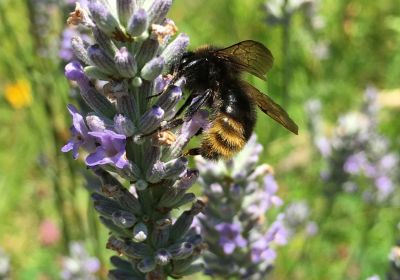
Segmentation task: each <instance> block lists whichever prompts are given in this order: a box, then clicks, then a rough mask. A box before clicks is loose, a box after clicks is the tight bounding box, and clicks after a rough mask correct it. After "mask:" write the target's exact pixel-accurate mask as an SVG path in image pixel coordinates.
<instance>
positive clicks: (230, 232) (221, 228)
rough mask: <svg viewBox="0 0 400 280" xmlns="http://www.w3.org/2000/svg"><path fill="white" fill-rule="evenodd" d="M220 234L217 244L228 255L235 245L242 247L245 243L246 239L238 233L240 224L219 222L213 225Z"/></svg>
mask: <svg viewBox="0 0 400 280" xmlns="http://www.w3.org/2000/svg"><path fill="white" fill-rule="evenodd" d="M215 228H216V230H217V231H218V232H219V234H220V238H219V245H220V246H221V247H222V248H223V250H224V253H225V254H227V255H230V254H232V253H233V251H234V250H235V248H236V247H239V248H243V247H245V246H246V245H247V241H246V239H244V238H243V237H242V236H241V235H240V231H241V226H240V224H239V223H233V224H231V223H220V224H218V225H216V226H215Z"/></svg>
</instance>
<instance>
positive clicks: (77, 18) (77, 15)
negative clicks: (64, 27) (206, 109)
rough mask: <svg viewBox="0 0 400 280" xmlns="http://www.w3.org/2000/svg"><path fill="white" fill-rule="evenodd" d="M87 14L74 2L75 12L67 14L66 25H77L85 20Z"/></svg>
mask: <svg viewBox="0 0 400 280" xmlns="http://www.w3.org/2000/svg"><path fill="white" fill-rule="evenodd" d="M87 16H88V15H87V12H86V11H85V10H84V9H82V7H81V5H80V4H79V2H76V6H75V10H74V11H73V12H71V13H70V14H69V17H68V19H67V23H68V24H71V25H79V24H80V23H83V21H84V20H85V18H87Z"/></svg>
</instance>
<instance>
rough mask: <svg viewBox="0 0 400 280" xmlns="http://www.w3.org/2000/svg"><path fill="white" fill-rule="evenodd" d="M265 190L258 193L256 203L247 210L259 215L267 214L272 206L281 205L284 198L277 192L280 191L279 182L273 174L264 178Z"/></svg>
mask: <svg viewBox="0 0 400 280" xmlns="http://www.w3.org/2000/svg"><path fill="white" fill-rule="evenodd" d="M263 181H264V191H263V192H261V193H258V194H257V199H256V201H255V202H254V203H252V204H250V205H248V206H247V207H246V212H247V213H249V214H251V215H253V216H256V217H259V216H262V215H264V214H265V211H267V210H268V209H270V208H271V207H272V206H280V205H282V204H283V201H282V199H281V198H280V197H279V196H277V195H276V194H275V193H276V192H277V191H278V184H277V183H276V181H275V178H274V176H273V175H272V174H268V175H266V176H265V177H264V178H263Z"/></svg>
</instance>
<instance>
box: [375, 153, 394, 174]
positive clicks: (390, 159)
mask: <svg viewBox="0 0 400 280" xmlns="http://www.w3.org/2000/svg"><path fill="white" fill-rule="evenodd" d="M397 164H398V158H397V156H396V155H395V154H387V155H384V156H383V157H382V158H381V159H380V161H379V167H380V168H381V169H383V170H384V171H390V170H391V169H393V168H395V167H396V165H397Z"/></svg>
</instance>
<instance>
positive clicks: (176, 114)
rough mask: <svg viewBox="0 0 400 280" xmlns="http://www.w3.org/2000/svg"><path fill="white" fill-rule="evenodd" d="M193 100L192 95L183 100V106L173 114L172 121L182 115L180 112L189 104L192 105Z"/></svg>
mask: <svg viewBox="0 0 400 280" xmlns="http://www.w3.org/2000/svg"><path fill="white" fill-rule="evenodd" d="M193 98H194V97H193V95H189V96H188V98H187V99H186V100H185V103H183V105H182V106H181V107H180V108H179V109H178V111H177V112H176V113H175V116H174V117H173V119H175V118H176V117H178V116H179V115H180V114H182V112H183V111H184V110H185V109H186V108H187V107H188V106H189V105H190V103H192V100H193Z"/></svg>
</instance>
